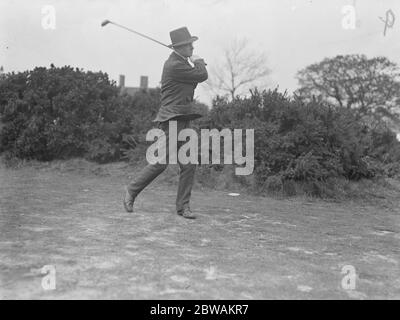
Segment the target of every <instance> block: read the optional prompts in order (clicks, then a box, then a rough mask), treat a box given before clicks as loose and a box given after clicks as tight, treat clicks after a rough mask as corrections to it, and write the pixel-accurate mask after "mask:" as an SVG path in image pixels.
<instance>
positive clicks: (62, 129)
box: [0, 66, 400, 193]
mask: <svg viewBox="0 0 400 320" xmlns="http://www.w3.org/2000/svg"><path fill="white" fill-rule="evenodd" d="M159 107H160V89H159V88H157V89H150V90H147V91H141V92H138V93H137V94H136V95H135V96H133V97H131V96H127V95H121V94H120V91H119V88H117V87H116V85H115V83H114V82H112V81H110V80H109V78H108V75H107V74H105V73H102V72H97V73H94V72H83V71H82V70H79V69H73V68H71V67H67V66H66V67H63V68H54V67H52V68H50V69H46V68H35V69H34V70H32V71H26V72H21V73H17V74H14V73H11V74H7V75H6V76H5V77H4V78H3V79H0V120H1V121H0V153H3V154H5V155H6V156H7V157H9V158H12V157H18V158H22V159H37V160H46V161H47V160H53V159H65V158H71V157H82V156H83V157H85V158H86V159H89V160H95V161H97V162H107V161H114V160H120V159H123V158H127V159H129V160H131V161H133V162H143V159H144V155H145V149H146V145H147V143H146V141H145V136H146V133H147V131H148V130H149V129H150V128H152V127H154V125H155V124H154V123H153V121H152V120H153V119H154V118H155V116H156V113H157V111H158V109H159ZM203 108H204V111H205V112H206V111H207V107H206V106H205V105H203ZM194 125H195V127H197V128H217V129H223V128H231V129H237V128H242V129H254V130H255V170H254V175H253V176H252V178H253V179H252V181H254V183H255V186H256V187H257V188H258V190H264V188H267V189H272V190H274V189H276V190H283V189H285V188H290V185H291V184H290V183H292V182H299V183H304V184H305V185H307V186H311V187H312V188H313V186H321V185H324V184H326V183H327V181H329V179H336V178H346V179H348V180H358V179H361V178H372V177H375V176H377V175H386V176H390V177H396V176H397V177H398V176H399V173H400V143H399V142H398V141H397V140H396V137H395V134H394V133H393V132H391V131H390V130H389V129H388V128H387V127H386V126H385V125H384V124H383V123H382V124H380V125H379V126H375V127H374V128H371V126H370V125H367V124H364V123H362V122H360V121H359V120H358V118H357V116H356V115H355V114H353V112H352V111H351V110H348V109H344V108H338V107H332V106H329V105H325V104H321V103H318V102H311V103H303V102H302V101H301V100H300V99H297V98H296V97H294V98H293V97H290V96H288V95H287V94H286V93H280V92H278V91H277V90H268V91H263V92H259V91H257V90H254V91H251V95H250V96H249V97H245V98H239V97H237V98H236V99H234V100H233V101H230V102H228V101H227V100H226V99H224V98H221V97H217V98H215V99H214V101H213V107H212V109H211V111H210V112H208V114H207V115H206V116H205V117H203V118H202V119H200V120H197V121H196V122H195V124H194ZM207 168H208V169H207ZM207 168H206V167H204V166H203V168H201V170H200V172H203V173H204V174H206V173H207V170H211V171H213V172H214V171H215V170H219V171H221V172H225V173H226V172H228V173H229V172H231V170H230V169H229V168H228V167H227V168H224V166H223V165H213V166H208V167H207ZM200 178H201V177H200ZM235 179H238V178H237V177H236V178H235ZM242 180H243V181H242V182H243V183H249V182H248V180H246V179H242ZM229 181H231V180H229ZM328 184H329V183H328ZM316 189H320V187H316ZM288 193H290V192H288ZM311 193H312V192H311Z"/></svg>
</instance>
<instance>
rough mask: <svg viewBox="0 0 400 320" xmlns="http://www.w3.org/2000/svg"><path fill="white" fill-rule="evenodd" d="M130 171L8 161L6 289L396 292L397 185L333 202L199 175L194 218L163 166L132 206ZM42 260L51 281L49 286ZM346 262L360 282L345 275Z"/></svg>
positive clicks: (40, 294) (363, 295) (29, 292)
mask: <svg viewBox="0 0 400 320" xmlns="http://www.w3.org/2000/svg"><path fill="white" fill-rule="evenodd" d="M134 174H135V171H132V169H130V167H129V166H127V165H126V164H123V163H117V164H113V165H104V166H100V165H93V166H90V165H89V166H88V165H86V166H84V167H81V168H79V166H78V167H77V166H76V165H71V163H70V162H57V163H56V164H54V163H53V164H49V165H23V166H21V167H19V168H6V167H4V166H3V167H1V168H0V181H1V184H0V298H1V299H24V298H27V299H87V298H93V299H150V298H151V299H399V298H400V266H399V262H400V246H399V244H400V197H397V198H396V194H395V193H393V194H391V195H390V196H388V197H385V196H383V197H382V196H380V197H378V198H376V200H377V201H375V199H373V198H371V199H369V201H345V202H333V201H324V200H318V199H309V198H305V197H292V198H276V197H275V198H273V197H255V196H251V195H244V194H241V195H240V196H237V197H231V196H229V195H228V193H229V191H228V190H226V191H225V190H218V191H215V190H211V189H205V188H200V187H197V188H196V189H195V190H194V193H193V199H192V209H193V210H194V211H196V212H197V213H198V215H199V218H198V219H197V220H194V221H191V220H186V219H183V218H181V217H178V216H177V215H176V214H175V213H174V203H175V194H176V184H173V183H170V182H168V181H165V180H163V179H164V178H163V177H161V178H160V179H159V180H158V183H153V184H152V185H151V187H149V188H148V189H146V190H145V191H144V192H143V193H142V194H141V196H140V197H139V198H138V199H137V202H136V206H135V213H133V214H128V213H125V212H124V210H123V208H122V204H121V200H122V196H123V187H124V185H125V184H126V183H127V182H128V181H129V175H134ZM391 183H393V188H394V189H393V190H396V188H397V190H400V184H399V183H398V182H395V181H392V182H391ZM399 194H400V193H398V194H397V196H398V195H399ZM378 200H379V201H378ZM45 265H52V266H54V267H55V269H56V289H55V290H44V289H43V288H42V278H43V277H44V276H45V275H44V274H42V273H41V270H42V268H43V266H45ZM346 265H351V266H353V267H354V268H355V271H356V275H357V276H356V281H355V288H354V289H344V288H343V287H342V285H341V284H342V279H343V277H344V276H345V275H344V274H342V273H341V271H342V268H343V267H344V266H346Z"/></svg>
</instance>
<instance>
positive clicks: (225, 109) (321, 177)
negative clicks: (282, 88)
mask: <svg viewBox="0 0 400 320" xmlns="http://www.w3.org/2000/svg"><path fill="white" fill-rule="evenodd" d="M209 122H210V123H209V125H208V126H211V127H212V126H214V127H217V128H220V129H222V128H226V127H228V128H231V129H234V128H253V129H254V130H255V134H254V135H255V142H254V143H255V146H254V147H255V150H254V154H255V175H256V181H257V183H258V184H259V185H262V186H266V187H267V188H271V189H277V188H283V187H284V186H285V183H286V182H287V181H305V182H315V183H317V182H320V183H323V182H326V181H327V180H328V179H330V178H338V177H344V178H347V179H350V180H358V179H360V178H372V177H374V176H376V175H377V174H383V173H387V174H392V175H394V174H395V172H396V168H398V166H396V163H399V161H400V152H399V151H400V143H399V142H398V141H397V140H396V137H395V134H394V133H392V132H391V131H390V130H389V129H388V128H387V127H386V126H384V125H383V124H382V125H381V126H380V127H379V128H374V129H372V128H370V127H368V126H367V125H366V124H363V123H360V122H359V121H358V120H357V118H356V115H355V114H354V113H353V111H351V110H348V109H344V108H339V107H332V106H329V105H325V104H321V103H317V102H311V103H307V104H304V103H303V102H302V101H300V100H299V99H296V97H295V98H291V97H289V96H287V94H286V93H283V94H282V93H279V92H278V91H277V90H269V91H263V92H259V91H257V90H254V91H251V96H250V97H247V98H239V97H237V98H236V99H235V100H233V101H231V102H228V101H227V100H226V99H223V98H220V97H217V98H216V99H215V100H214V102H213V108H212V110H211V112H210V115H209ZM385 165H386V168H385Z"/></svg>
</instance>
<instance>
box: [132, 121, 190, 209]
mask: <svg viewBox="0 0 400 320" xmlns="http://www.w3.org/2000/svg"><path fill="white" fill-rule="evenodd" d="M175 121H177V132H178V134H179V132H180V130H182V129H186V128H189V126H190V121H186V120H175ZM159 128H160V129H161V130H163V131H164V133H165V134H166V141H167V146H166V160H167V161H166V164H161V163H156V164H148V165H147V166H146V167H145V168H144V169H143V170H142V171H141V172H140V173H139V175H138V176H137V177H136V178H135V179H134V180H133V181H132V182H131V183H130V184H129V185H128V187H127V188H128V192H129V193H130V194H131V195H132V196H133V198H136V197H137V196H138V194H139V193H140V192H141V191H142V190H143V189H144V188H146V187H147V186H148V185H149V184H150V183H151V182H152V181H153V180H154V179H155V178H157V177H158V176H159V175H160V174H161V173H162V172H163V171H164V170H165V169H166V168H167V166H168V159H169V150H168V149H169V148H168V144H169V122H168V121H165V122H161V123H160V125H159ZM184 143H185V142H182V141H178V143H177V147H178V150H179V148H180V146H182V144H184ZM178 164H179V169H180V170H179V185H178V194H177V197H176V211H177V212H181V211H182V210H183V209H184V208H188V207H189V202H190V196H191V193H192V187H193V182H194V176H195V172H196V164H191V163H189V164H182V163H180V161H179V159H178Z"/></svg>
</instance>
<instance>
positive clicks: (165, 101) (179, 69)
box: [154, 52, 208, 122]
mask: <svg viewBox="0 0 400 320" xmlns="http://www.w3.org/2000/svg"><path fill="white" fill-rule="evenodd" d="M207 78H208V73H207V69H206V66H205V63H204V60H202V59H201V60H196V61H195V62H194V67H192V66H191V65H190V64H189V62H188V61H187V60H185V59H183V58H182V57H180V56H179V55H177V54H176V53H175V52H172V53H171V55H170V56H169V58H168V60H167V61H166V62H165V64H164V69H163V73H162V77H161V107H160V110H159V112H158V114H157V117H156V119H155V120H154V121H158V122H164V121H167V120H170V119H182V120H192V119H196V118H199V117H201V114H200V113H198V112H197V111H196V109H195V107H194V106H193V103H192V102H193V96H194V90H195V89H196V87H197V84H198V83H200V82H203V81H206V80H207Z"/></svg>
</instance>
